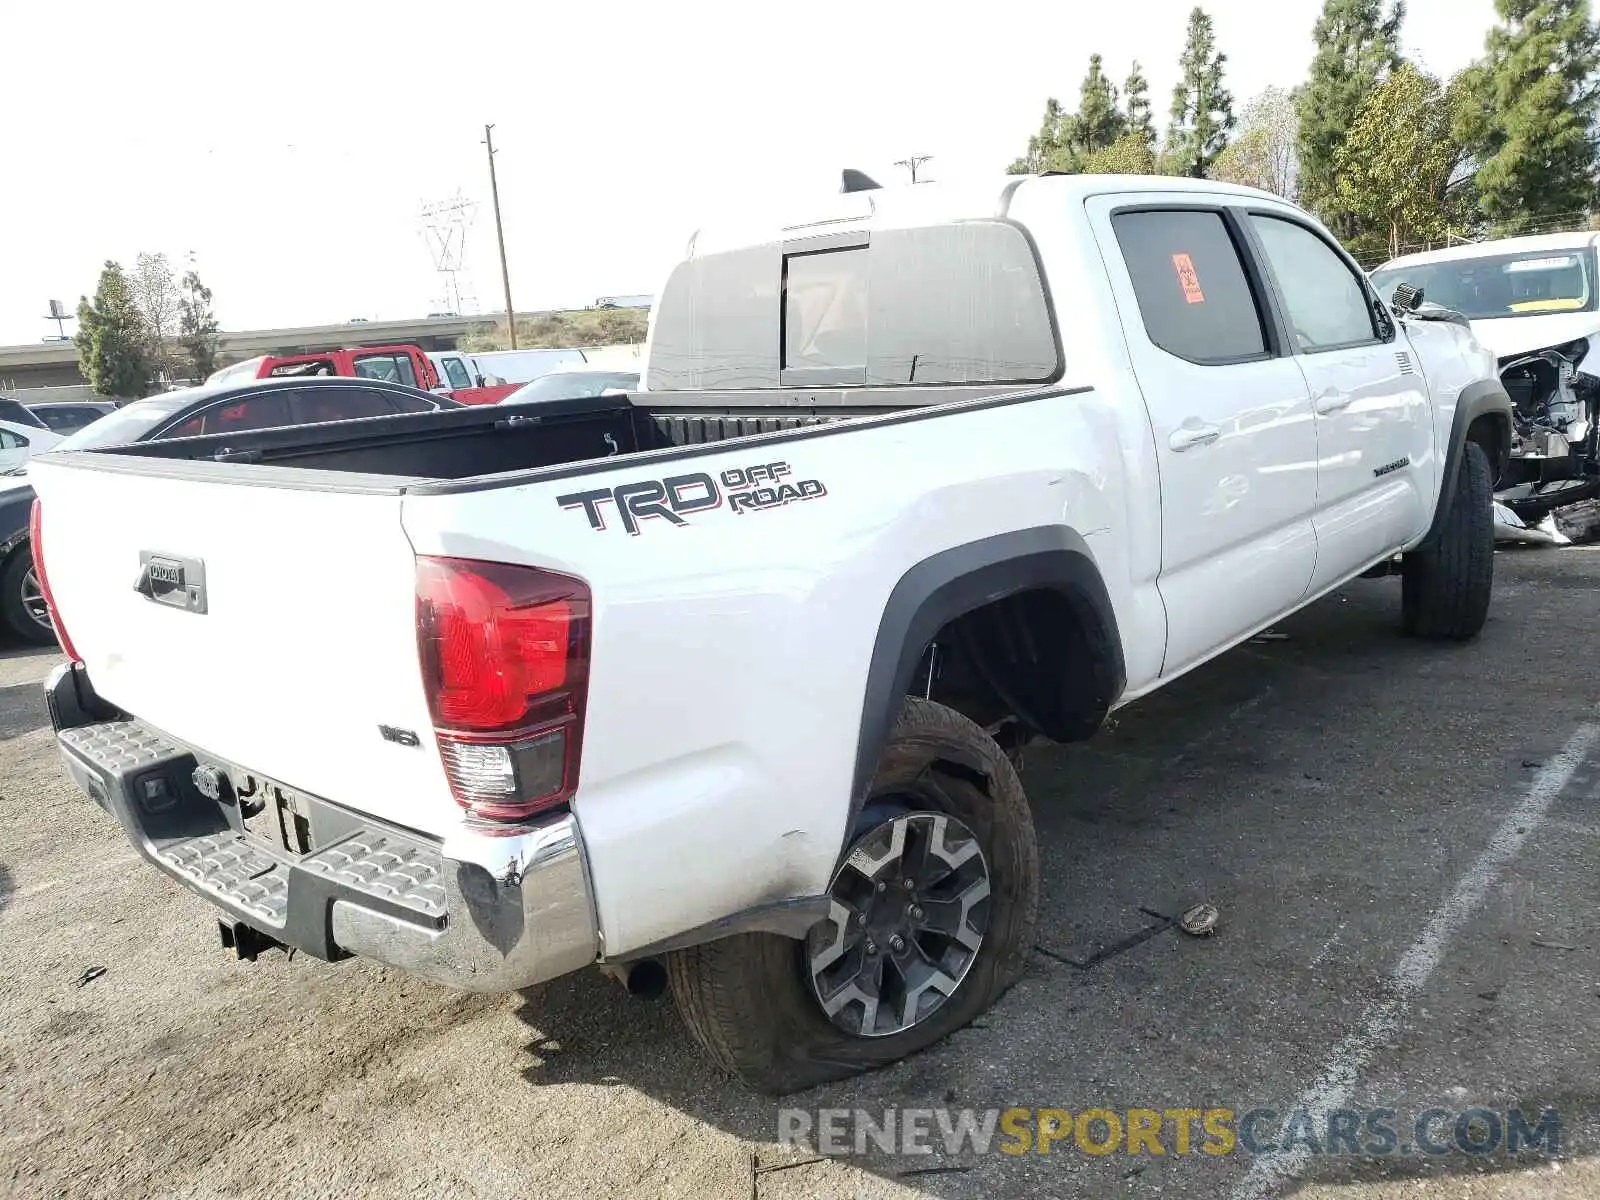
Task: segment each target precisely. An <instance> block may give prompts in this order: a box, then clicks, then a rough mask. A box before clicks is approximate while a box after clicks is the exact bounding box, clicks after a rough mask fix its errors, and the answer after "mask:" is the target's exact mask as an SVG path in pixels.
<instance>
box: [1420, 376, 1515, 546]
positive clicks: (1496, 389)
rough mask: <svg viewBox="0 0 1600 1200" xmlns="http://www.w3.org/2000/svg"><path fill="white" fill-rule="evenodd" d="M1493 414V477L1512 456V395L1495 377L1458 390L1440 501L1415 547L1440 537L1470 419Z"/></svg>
mask: <svg viewBox="0 0 1600 1200" xmlns="http://www.w3.org/2000/svg"><path fill="white" fill-rule="evenodd" d="M1486 416H1492V417H1497V418H1498V419H1499V421H1498V423H1499V424H1500V426H1501V429H1500V453H1499V455H1498V458H1499V460H1500V461H1499V462H1492V463H1490V464H1489V467H1490V469H1491V470H1493V471H1494V477H1495V478H1496V479H1499V478H1501V477H1502V476H1503V475H1504V474H1505V472H1506V466H1507V464H1508V463H1509V462H1510V459H1511V397H1510V396H1509V395H1507V393H1506V389H1505V385H1504V384H1502V383H1501V382H1500V381H1499V380H1498V379H1480V380H1479V381H1478V382H1477V383H1472V384H1468V385H1467V386H1466V387H1465V388H1463V389H1462V390H1461V397H1460V399H1458V400H1457V401H1456V412H1455V416H1454V417H1453V418H1452V419H1451V422H1450V440H1449V441H1448V442H1446V443H1445V447H1444V474H1443V475H1442V476H1441V478H1440V481H1439V501H1438V504H1437V505H1436V506H1435V508H1434V510H1433V522H1432V523H1431V524H1430V525H1429V526H1428V532H1427V534H1426V535H1425V536H1424V537H1423V539H1422V541H1421V542H1420V543H1418V545H1417V549H1419V550H1423V549H1426V548H1427V547H1429V546H1431V545H1433V543H1434V542H1435V541H1437V540H1438V538H1439V533H1440V530H1441V529H1442V528H1443V527H1444V519H1445V516H1446V515H1447V514H1448V513H1449V511H1450V504H1451V502H1452V501H1453V500H1454V499H1455V496H1456V478H1457V477H1458V476H1459V474H1460V466H1461V455H1462V454H1463V453H1464V451H1465V448H1466V444H1467V431H1468V430H1470V429H1471V428H1472V425H1473V422H1475V421H1477V420H1478V419H1479V418H1480V417H1486Z"/></svg>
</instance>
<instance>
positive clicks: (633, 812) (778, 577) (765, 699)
mask: <svg viewBox="0 0 1600 1200" xmlns="http://www.w3.org/2000/svg"><path fill="white" fill-rule="evenodd" d="M1118 437H1119V434H1118V430H1117V422H1116V418H1115V413H1114V412H1113V411H1112V410H1111V408H1110V407H1109V406H1108V404H1107V403H1106V401H1105V399H1104V397H1103V395H1101V394H1098V393H1096V392H1092V391H1091V392H1083V393H1079V394H1073V395H1063V396H1055V397H1051V398H1048V399H1038V400H1033V401H1029V402H1026V403H1012V404H1005V405H999V406H991V407H980V408H971V409H969V410H965V411H962V410H955V411H950V410H946V411H945V412H943V413H939V414H937V415H935V414H934V413H932V412H930V413H928V414H927V415H925V416H923V417H921V418H920V419H916V420H910V421H904V422H902V423H891V424H864V425H856V426H855V427H853V428H850V427H838V428H836V429H834V430H833V431H831V432H828V433H826V434H824V435H821V436H810V437H800V438H792V439H791V438H779V439H772V438H757V439H751V440H749V441H746V442H741V443H738V444H736V445H730V446H729V447H728V448H727V449H724V450H721V451H719V452H715V453H706V454H700V455H695V456H693V457H689V458H682V457H678V458H671V459H663V458H662V456H660V455H646V456H640V457H636V458H631V459H629V460H628V461H627V462H625V463H619V464H618V465H617V466H615V467H613V468H610V469H606V468H604V467H602V468H600V469H592V468H591V469H588V470H586V471H585V472H584V473H582V474H579V475H575V476H574V477H573V478H570V479H566V480H554V481H545V482H537V483H529V484H526V485H522V486H518V487H504V486H502V487H496V488H492V489H488V490H482V491H467V492H458V493H453V494H440V495H426V494H413V495H409V496H407V497H406V499H405V500H404V502H403V521H404V525H405V528H406V532H407V534H408V535H409V536H410V539H411V541H412V544H413V545H414V546H415V548H416V551H417V552H418V553H422V554H442V555H454V556H462V557H468V558H484V559H497V560H502V561H510V562H523V563H529V564H533V565H539V566H544V567H547V568H549V569H552V570H556V571H561V572H565V573H568V574H572V575H576V576H579V577H581V578H583V579H585V580H587V581H588V583H589V585H590V587H591V589H592V591H593V596H594V626H593V628H594V649H593V661H592V664H591V679H590V695H589V707H588V715H587V723H586V729H585V735H584V745H583V763H582V770H581V774H580V780H579V789H578V794H577V797H576V799H575V801H574V808H575V810H576V812H577V814H578V817H579V820H580V823H581V825H582V828H583V835H584V843H585V847H586V850H587V853H588V856H589V863H590V870H591V874H592V877H593V881H594V888H595V896H596V904H597V909H598V913H599V918H600V924H601V928H602V930H603V933H604V937H605V945H606V949H607V952H608V953H609V954H613V955H615V954H619V953H625V952H626V951H628V950H630V949H633V948H637V947H641V946H645V945H648V944H649V943H651V942H654V941H656V940H659V939H661V938H665V937H668V936H671V935H674V934H677V933H680V932H683V931H685V930H688V929H692V928H695V927H697V926H700V925H702V924H704V923H706V922H709V921H712V920H715V919H718V918H721V917H724V916H727V915H729V914H732V913H735V912H738V911H741V910H743V909H746V908H750V907H754V906H756V905H760V904H763V903H768V902H772V901H776V900H781V899H785V898H790V897H796V896H808V895H816V894H818V893H820V892H822V891H824V890H825V888H826V886H827V883H828V880H829V877H830V875H831V873H832V870H833V867H834V864H835V860H836V857H837V855H838V853H839V850H840V846H841V843H842V841H843V838H844V835H845V828H844V824H845V821H846V819H847V814H848V811H849V801H850V789H851V779H852V773H853V770H854V765H855V755H856V745H857V739H858V734H859V730H860V724H861V714H862V703H863V693H864V688H865V680H866V676H867V668H868V662H869V660H870V657H871V654H872V649H873V643H874V640H875V637H876V634H877V630H878V624H879V620H880V617H881V615H882V613H883V610H884V605H885V602H886V601H887V599H888V596H889V593H890V591H891V590H892V589H893V587H894V586H895V584H896V583H897V582H898V581H899V579H900V577H901V576H902V575H903V574H905V572H906V571H907V570H909V569H910V568H911V567H912V566H913V565H915V564H916V563H918V562H920V561H921V560H923V559H924V558H928V557H930V556H932V555H934V554H937V553H939V552H941V551H944V550H947V549H949V548H951V547H953V546H958V545H961V544H964V543H967V542H973V541H977V540H979V539H982V538H985V537H989V536H992V535H994V534H997V533H1003V532H1007V531H1010V530H1015V529H1023V528H1029V527H1032V526H1039V525H1049V524H1055V523H1062V522H1064V523H1066V524H1067V525H1069V526H1071V527H1072V528H1074V529H1076V530H1077V531H1079V532H1080V533H1088V532H1090V531H1102V532H1107V533H1109V532H1110V531H1114V530H1116V529H1118V528H1119V527H1120V524H1121V521H1122V516H1121V514H1120V513H1119V512H1118V510H1117V504H1118V503H1119V502H1120V499H1121V497H1120V489H1121V488H1122V487H1123V486H1124V481H1123V479H1122V474H1121V470H1120V465H1121V462H1122V458H1121V451H1120V448H1119V445H1118ZM653 460H654V461H653ZM767 464H785V465H786V466H787V467H788V470H789V474H788V476H787V477H786V478H787V479H788V480H790V481H793V482H797V483H798V482H800V481H806V480H815V481H817V483H818V484H819V485H820V486H821V488H822V489H823V490H824V494H822V495H819V496H817V497H816V498H814V499H808V500H805V501H801V502H793V503H789V504H787V505H785V506H782V507H777V508H771V509H767V510H764V511H748V512H736V511H733V509H732V508H731V506H730V505H729V504H727V503H723V504H720V505H719V506H718V507H716V508H711V509H707V510H704V511H701V512H696V513H693V514H690V515H688V516H687V517H686V518H685V522H686V523H685V524H683V525H681V526H674V525H671V524H669V523H668V522H667V521H665V520H661V519H650V520H645V521H643V522H642V523H640V524H639V526H638V529H637V532H636V533H629V532H628V531H627V530H626V529H625V528H624V527H623V525H622V523H621V522H620V521H619V520H618V519H617V515H616V510H615V507H614V505H609V504H608V505H606V506H605V507H604V509H603V510H602V511H603V512H604V515H605V518H606V519H605V527H604V528H600V529H597V528H594V527H592V526H591V523H590V521H589V519H588V518H587V516H586V514H585V512H584V509H583V508H582V507H581V506H576V505H574V506H569V507H563V505H562V504H561V503H560V499H561V498H562V497H564V496H570V495H571V494H573V493H576V492H581V491H586V490H589V489H596V488H601V487H614V486H616V485H620V484H627V483H634V482H639V481H647V480H660V479H663V478H666V477H672V476H676V475H682V474H687V473H691V472H707V473H709V474H711V475H713V476H720V475H721V474H722V473H723V472H725V471H730V470H747V469H748V468H750V467H752V466H757V465H767ZM1090 540H1091V545H1093V544H1094V539H1090ZM1110 540H1114V538H1112V539H1110ZM1116 595H1117V593H1116V592H1115V591H1113V599H1114V601H1115V598H1116ZM1122 615H1123V614H1122V613H1120V612H1119V618H1120V617H1121V616H1122Z"/></svg>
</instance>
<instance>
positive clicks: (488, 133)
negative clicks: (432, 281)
mask: <svg viewBox="0 0 1600 1200" xmlns="http://www.w3.org/2000/svg"><path fill="white" fill-rule="evenodd" d="M493 129H494V126H493V125H485V126H484V127H483V144H484V145H485V146H487V147H489V194H490V196H491V197H493V199H494V235H495V237H496V238H498V239H499V242H500V282H501V283H503V284H505V288H506V338H507V340H508V341H509V342H510V343H511V349H513V350H515V349H516V348H517V313H516V310H515V309H514V308H512V307H511V268H509V267H508V266H506V231H505V226H503V225H501V224H500V185H499V184H498V183H496V182H495V178H494V133H493V132H492V131H493Z"/></svg>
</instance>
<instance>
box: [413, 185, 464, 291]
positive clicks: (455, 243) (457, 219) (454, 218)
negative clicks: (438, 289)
mask: <svg viewBox="0 0 1600 1200" xmlns="http://www.w3.org/2000/svg"><path fill="white" fill-rule="evenodd" d="M477 215H478V202H477V201H476V200H469V199H467V198H466V196H465V195H463V194H462V191H461V189H460V188H457V189H456V192H455V195H453V196H451V197H450V198H449V199H447V200H436V201H434V202H433V203H431V204H424V205H423V206H422V209H421V213H420V214H419V220H420V221H421V224H422V240H423V241H424V242H425V243H426V244H427V247H428V253H429V255H431V256H432V258H433V269H434V270H435V271H437V272H439V274H440V275H441V276H443V279H442V283H443V285H444V292H443V295H442V296H441V297H440V299H439V305H440V307H441V309H443V311H445V312H453V313H459V314H461V315H462V316H466V315H468V314H475V313H476V312H477V311H478V298H477V296H475V295H474V294H473V293H472V277H471V276H470V275H468V274H467V268H466V262H467V229H468V228H469V227H470V226H471V225H472V220H473V218H474V217H476V216H477Z"/></svg>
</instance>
